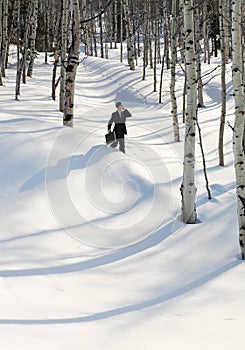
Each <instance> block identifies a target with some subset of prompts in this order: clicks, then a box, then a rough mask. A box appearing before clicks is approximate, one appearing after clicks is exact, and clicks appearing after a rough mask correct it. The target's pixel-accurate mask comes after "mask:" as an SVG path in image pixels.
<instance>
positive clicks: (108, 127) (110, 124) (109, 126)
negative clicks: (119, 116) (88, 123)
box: [107, 115, 113, 132]
mask: <svg viewBox="0 0 245 350" xmlns="http://www.w3.org/2000/svg"><path fill="white" fill-rule="evenodd" d="M112 124H113V115H112V116H111V118H110V120H109V121H108V126H107V129H108V131H109V132H110V131H111V126H112Z"/></svg>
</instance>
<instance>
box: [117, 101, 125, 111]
mask: <svg viewBox="0 0 245 350" xmlns="http://www.w3.org/2000/svg"><path fill="white" fill-rule="evenodd" d="M116 107H117V109H119V110H122V109H124V107H123V104H122V102H116Z"/></svg>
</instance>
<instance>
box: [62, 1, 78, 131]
mask: <svg viewBox="0 0 245 350" xmlns="http://www.w3.org/2000/svg"><path fill="white" fill-rule="evenodd" d="M71 5H72V6H71V11H72V15H71V23H72V25H71V36H72V41H71V45H70V47H69V53H68V59H67V66H66V91H65V109H64V118H63V124H64V125H66V126H69V127H73V117H74V92H75V80H76V71H77V67H78V64H79V53H80V10H79V0H72V1H71Z"/></svg>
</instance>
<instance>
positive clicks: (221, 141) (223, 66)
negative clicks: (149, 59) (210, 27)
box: [218, 0, 227, 166]
mask: <svg viewBox="0 0 245 350" xmlns="http://www.w3.org/2000/svg"><path fill="white" fill-rule="evenodd" d="M226 5H227V1H226V0H225V1H224V0H219V15H220V16H219V21H220V50H221V61H222V64H221V116H220V127H219V147H218V149H219V165H221V166H224V149H223V148H224V147H223V144H224V129H225V117H226V79H225V75H226V74H225V73H226V48H225V26H224V20H225V7H226Z"/></svg>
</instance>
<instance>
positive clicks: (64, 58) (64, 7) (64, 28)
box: [59, 0, 69, 112]
mask: <svg viewBox="0 0 245 350" xmlns="http://www.w3.org/2000/svg"><path fill="white" fill-rule="evenodd" d="M68 17H69V0H63V5H62V32H61V42H62V45H61V53H60V58H61V67H60V98H59V108H60V111H61V112H64V109H65V79H66V64H67V41H68Z"/></svg>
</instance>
